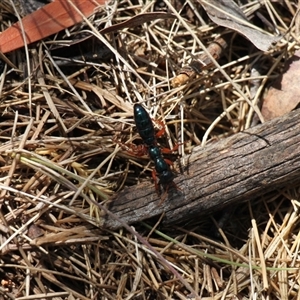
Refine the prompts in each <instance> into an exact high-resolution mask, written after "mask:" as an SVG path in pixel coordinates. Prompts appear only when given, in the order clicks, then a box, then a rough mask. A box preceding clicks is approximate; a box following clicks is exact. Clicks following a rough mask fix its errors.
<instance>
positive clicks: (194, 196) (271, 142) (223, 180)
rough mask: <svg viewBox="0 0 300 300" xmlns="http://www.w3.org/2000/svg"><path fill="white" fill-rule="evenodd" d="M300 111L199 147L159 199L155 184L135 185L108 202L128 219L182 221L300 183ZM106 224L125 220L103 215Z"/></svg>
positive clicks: (111, 227)
mask: <svg viewBox="0 0 300 300" xmlns="http://www.w3.org/2000/svg"><path fill="white" fill-rule="evenodd" d="M299 119H300V110H296V111H294V112H292V113H290V114H287V115H285V116H283V117H281V118H277V119H274V120H272V121H270V122H266V123H264V124H262V125H259V126H256V127H254V128H251V129H249V130H247V131H244V132H240V133H238V134H235V135H233V136H231V137H229V138H226V139H224V140H221V141H219V142H217V143H215V144H211V145H209V146H207V147H205V148H197V149H195V150H194V152H193V153H192V154H191V155H190V156H187V157H186V158H185V160H184V161H185V162H186V167H183V173H182V174H181V175H179V176H178V177H177V178H176V179H175V182H176V184H177V185H178V186H179V187H180V189H181V194H178V193H176V192H174V194H171V195H168V198H167V200H166V201H165V202H164V203H163V204H162V205H161V206H158V203H159V201H160V199H159V197H157V195H156V193H155V189H154V187H153V184H152V183H151V182H150V181H149V183H144V184H140V185H138V186H133V187H130V188H127V189H125V190H124V191H122V192H120V193H119V194H118V195H117V196H116V198H115V199H113V200H112V201H111V203H110V204H109V209H110V210H111V212H113V213H115V214H116V215H117V216H118V217H119V218H121V219H122V220H124V221H126V222H127V223H129V224H131V223H135V222H139V221H142V220H145V219H148V218H151V217H156V216H159V215H161V214H162V213H165V217H164V222H165V224H173V223H182V222H185V221H187V220H191V219H192V218H199V216H200V215H204V214H209V213H211V212H213V211H216V210H219V209H221V208H223V207H224V206H226V205H229V204H235V203H237V202H239V203H240V202H242V201H247V200H251V199H254V198H257V197H259V196H261V195H263V194H265V193H267V192H270V191H272V190H277V189H280V188H282V187H285V186H292V185H295V184H299V183H300V122H299ZM184 161H182V165H184ZM103 226H104V227H106V228H110V229H113V228H118V227H120V224H119V223H118V222H117V221H115V220H112V219H108V218H106V219H104V220H103Z"/></svg>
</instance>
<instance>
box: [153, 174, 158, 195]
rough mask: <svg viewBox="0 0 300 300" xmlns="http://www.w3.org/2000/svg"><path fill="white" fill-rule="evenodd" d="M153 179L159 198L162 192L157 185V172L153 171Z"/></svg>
mask: <svg viewBox="0 0 300 300" xmlns="http://www.w3.org/2000/svg"><path fill="white" fill-rule="evenodd" d="M152 178H153V180H154V185H155V190H156V193H157V195H158V196H159V195H160V191H159V185H158V183H157V176H156V172H155V170H152Z"/></svg>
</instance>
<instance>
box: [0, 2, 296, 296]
mask: <svg viewBox="0 0 300 300" xmlns="http://www.w3.org/2000/svg"><path fill="white" fill-rule="evenodd" d="M249 2H250V3H249V4H248V5H247V6H246V7H247V10H248V12H250V15H251V16H253V18H252V20H253V22H254V23H255V22H257V24H258V25H259V26H261V27H264V25H263V24H261V23H260V22H259V19H258V17H257V16H255V13H256V12H259V13H260V14H261V15H263V16H264V17H265V18H266V19H268V20H272V18H273V16H274V12H277V16H274V20H275V21H274V22H276V24H277V25H276V27H277V29H278V30H279V32H281V33H284V32H286V29H287V28H289V27H290V26H291V28H290V31H289V33H288V34H287V35H286V36H285V37H284V38H283V39H282V40H281V41H280V42H279V43H278V44H277V45H276V46H275V47H274V49H273V50H271V51H270V52H269V53H267V54H266V53H262V52H260V51H258V50H257V49H256V48H254V47H252V46H251V43H250V42H248V41H247V40H245V39H244V38H242V37H241V36H238V35H235V34H234V33H232V38H231V40H230V45H229V47H228V49H227V50H226V52H225V56H224V57H223V58H221V60H220V61H219V64H220V65H221V66H222V68H223V70H224V71H225V72H226V73H227V74H228V75H229V76H230V78H231V79H232V80H233V81H234V82H236V83H238V85H239V87H240V89H241V91H242V92H243V93H244V94H245V95H246V96H247V97H248V99H249V100H250V101H253V103H256V102H257V101H259V100H260V99H262V97H263V93H264V91H265V90H266V88H267V86H268V84H269V83H270V82H271V81H272V80H273V79H274V78H275V77H276V76H277V75H278V74H280V72H281V71H282V68H283V66H284V62H285V61H286V59H287V58H289V57H290V56H291V55H292V54H293V52H294V51H295V49H296V47H297V43H296V42H295V34H296V33H297V32H298V31H297V28H295V26H294V25H293V23H292V17H293V15H294V14H295V10H296V7H295V3H294V2H293V1H278V2H276V1H273V2H271V3H270V2H261V6H259V5H258V2H257V1H249ZM159 3H163V2H159V1H158V2H157V3H156V2H153V1H147V2H146V3H144V4H141V3H139V2H134V3H133V2H130V1H120V2H119V3H117V2H112V3H110V4H108V5H107V8H106V9H104V10H102V11H101V12H99V13H97V14H96V15H95V16H93V17H92V18H90V19H89V20H88V21H87V22H84V23H83V24H81V25H77V26H75V27H74V28H71V29H69V30H68V31H66V32H62V33H59V34H58V35H56V36H54V37H51V38H49V39H46V40H44V41H43V42H41V43H39V44H37V45H36V47H29V50H28V52H27V59H26V56H25V55H24V53H25V52H24V49H21V50H18V51H15V52H14V53H12V54H10V55H9V56H8V57H9V59H10V60H11V61H12V62H13V63H14V64H15V65H16V66H17V68H18V69H19V71H18V70H16V69H11V67H5V69H4V72H3V73H2V75H1V78H0V88H1V98H0V99H1V102H0V112H1V119H0V139H1V146H0V163H1V165H0V170H1V178H0V187H1V189H0V195H1V198H0V199H1V226H0V229H1V230H0V238H1V246H0V249H1V261H0V274H1V279H2V287H1V288H0V293H1V295H2V296H0V299H23V300H25V299H114V300H115V299H187V298H188V297H189V296H190V297H191V299H193V298H194V296H195V294H197V295H199V299H300V298H299V297H300V296H299V295H300V291H299V284H300V277H299V267H300V260H299V255H298V252H299V233H298V232H299V224H300V222H299V216H298V213H297V212H298V207H299V202H298V201H297V199H299V191H298V190H297V187H295V189H294V190H282V191H277V192H276V193H271V194H268V195H266V196H265V197H264V198H262V199H249V203H248V205H245V204H243V205H240V206H238V207H237V208H236V210H235V213H234V214H233V215H231V217H230V219H229V220H228V221H227V223H226V224H225V225H224V226H223V227H222V229H220V228H219V237H218V238H216V237H215V233H214V230H212V229H211V228H213V227H214V224H216V222H215V220H214V219H213V217H207V218H203V219H202V220H201V221H199V222H194V225H188V224H187V225H186V226H185V227H184V228H182V227H178V228H160V230H158V229H157V228H158V227H156V228H152V227H151V226H150V225H149V224H146V223H145V224H138V225H137V226H136V227H135V229H136V231H137V232H139V234H140V235H141V237H142V238H143V240H144V241H143V242H141V239H140V238H139V236H137V235H135V234H133V232H128V231H127V230H123V229H120V230H119V231H116V232H110V231H107V230H104V229H102V228H100V226H99V225H98V224H99V220H100V219H101V216H102V214H103V211H102V210H101V208H100V207H99V206H97V205H95V202H97V203H105V201H106V200H107V199H109V197H110V196H111V195H113V194H114V193H116V192H117V191H119V190H120V189H122V188H123V187H124V186H128V185H135V184H138V182H139V181H141V180H151V179H150V171H151V169H152V167H153V166H152V165H151V164H149V160H147V159H146V160H145V159H141V158H140V157H134V156H132V155H129V154H128V153H127V152H126V151H125V150H123V149H122V147H120V145H119V143H118V141H122V142H123V143H131V142H133V143H138V142H139V139H138V136H137V134H136V132H135V130H134V129H135V125H134V121H133V115H132V106H133V103H136V102H140V103H143V104H144V106H145V107H147V108H148V109H149V111H150V112H151V115H152V117H153V118H156V119H159V120H163V121H164V122H165V123H166V132H167V137H168V138H167V139H165V140H164V139H163V140H162V143H165V145H166V146H168V147H171V148H172V147H173V146H174V144H176V143H178V142H183V143H184V144H182V146H181V147H180V155H181V156H185V155H188V154H189V153H190V151H191V149H192V148H193V147H194V146H195V145H200V144H202V145H204V144H206V143H210V142H213V141H215V140H217V139H222V138H224V137H226V136H228V135H232V134H234V133H236V132H238V131H240V130H243V129H246V128H248V127H250V126H251V124H255V115H254V114H253V111H252V110H251V109H250V108H249V104H248V103H247V102H246V101H244V100H243V96H242V95H241V94H240V93H239V92H238V91H237V90H236V89H235V88H233V86H232V84H231V83H230V82H228V81H227V80H226V79H225V78H224V76H223V75H221V73H220V71H219V70H218V68H211V69H210V70H208V71H207V72H205V73H203V74H202V76H200V77H198V78H194V79H192V80H191V81H190V82H188V83H187V84H185V85H183V86H180V87H176V88H173V87H172V86H171V83H170V82H171V79H172V78H174V76H176V74H177V73H178V71H179V70H180V68H181V67H182V66H184V65H186V64H188V63H189V61H190V60H191V58H192V57H194V56H195V55H197V54H199V53H201V52H202V49H201V47H200V46H199V44H198V43H197V41H196V40H195V39H194V38H193V37H192V36H193V34H194V33H196V34H197V36H198V37H199V39H201V41H202V43H203V44H205V45H208V44H209V43H210V42H211V41H212V40H213V39H214V38H216V37H217V36H218V35H219V34H222V33H223V32H225V31H226V30H225V29H223V28H219V27H217V26H215V25H214V24H213V23H212V22H211V21H210V20H209V19H208V18H207V16H206V15H205V13H204V12H203V10H202V8H201V6H200V5H199V4H198V3H197V2H190V1H187V2H183V1H182V2H176V6H175V7H174V9H175V10H177V11H178V12H179V14H180V16H181V17H182V18H184V20H186V21H187V24H188V27H185V26H184V25H183V23H182V22H181V21H180V20H156V21H152V22H151V23H147V24H143V25H141V26H137V27H135V28H127V29H123V30H122V31H121V32H119V33H118V34H110V35H108V36H107V41H108V43H109V45H111V47H112V50H113V54H112V55H110V54H109V52H107V49H106V48H105V47H104V46H102V45H101V43H103V42H104V38H103V37H101V36H100V35H99V34H97V32H98V30H99V29H101V28H103V27H104V26H109V25H111V24H115V23H118V22H121V21H125V20H128V19H130V18H131V17H133V16H135V15H138V14H141V13H145V12H151V11H153V10H154V8H155V5H158V4H159ZM183 4H184V5H183ZM173 5H174V3H173ZM192 5H193V6H192ZM168 6H169V9H170V10H171V9H172V7H173V6H172V3H169V2H168ZM267 6H268V7H267ZM0 8H1V10H2V11H1V14H2V18H3V23H2V25H1V26H2V28H1V29H2V30H3V29H4V28H6V27H7V26H9V24H10V22H13V21H15V20H16V18H15V17H14V16H13V13H12V12H13V10H12V9H11V6H10V1H8V0H6V1H4V2H3V3H1V4H0ZM194 11H195V12H194ZM271 15H272V16H271ZM82 32H91V33H93V34H94V35H95V38H94V40H93V42H90V41H86V42H84V44H83V45H84V47H85V48H88V49H91V48H92V46H95V47H94V49H95V51H100V52H99V53H98V56H99V55H100V56H101V55H102V54H103V53H104V57H103V58H101V59H97V60H96V61H91V59H90V57H87V58H86V63H84V62H83V61H82V59H81V58H80V57H79V58H78V59H79V60H81V63H78V64H74V63H71V64H66V63H65V62H64V64H62V61H61V60H60V59H58V58H55V56H59V55H65V56H67V57H70V55H71V54H72V53H73V51H75V50H73V49H72V48H71V47H65V48H63V50H62V51H61V52H60V53H59V52H55V51H54V50H53V47H56V46H58V45H63V44H70V43H71V41H73V40H74V39H75V36H76V35H77V36H78V35H80V34H82ZM226 32H228V30H227V31H226ZM229 33H230V31H229ZM56 51H58V50H56ZM27 74H30V76H27ZM216 120H217V121H216ZM254 200H255V201H254ZM215 217H217V216H215ZM156 225H158V224H156ZM216 228H218V225H216ZM216 230H217V229H216ZM155 250H156V251H155ZM157 252H159V253H160V254H161V256H158V254H157Z"/></svg>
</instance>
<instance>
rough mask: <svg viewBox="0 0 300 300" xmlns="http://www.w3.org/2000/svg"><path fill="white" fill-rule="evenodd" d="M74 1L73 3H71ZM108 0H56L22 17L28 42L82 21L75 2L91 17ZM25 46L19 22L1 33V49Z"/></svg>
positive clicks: (5, 50)
mask: <svg viewBox="0 0 300 300" xmlns="http://www.w3.org/2000/svg"><path fill="white" fill-rule="evenodd" d="M71 2H72V3H71ZM105 2H106V0H69V1H67V0H56V1H54V2H52V3H49V4H47V5H45V6H43V7H42V8H40V9H38V10H37V11H35V12H33V13H32V14H30V15H27V16H25V17H24V18H23V19H22V24H23V27H24V30H25V36H26V43H27V44H30V43H33V42H36V41H39V40H41V39H43V38H45V37H47V36H49V35H51V34H55V33H57V32H59V31H61V30H63V29H65V28H68V27H70V26H72V25H74V24H76V23H79V22H80V21H82V16H81V15H80V14H79V13H78V12H77V11H76V10H75V8H74V7H73V5H72V4H74V5H75V6H76V7H77V8H78V9H79V10H80V11H81V12H82V14H83V15H84V16H86V17H89V16H90V15H92V14H93V12H94V11H95V10H96V9H97V8H98V7H100V6H103V5H104V4H105ZM23 46H24V40H23V36H22V31H21V27H20V24H19V22H17V23H16V24H14V25H12V26H11V27H9V28H8V29H6V30H5V31H3V32H2V33H1V34H0V51H1V52H2V53H7V52H10V51H13V50H16V49H18V48H21V47H23Z"/></svg>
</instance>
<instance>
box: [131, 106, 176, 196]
mask: <svg viewBox="0 0 300 300" xmlns="http://www.w3.org/2000/svg"><path fill="white" fill-rule="evenodd" d="M134 120H135V124H136V128H137V130H138V133H139V135H140V136H141V138H142V140H143V142H144V144H145V146H146V149H147V152H148V154H149V156H150V158H151V159H152V161H153V163H154V167H155V171H153V172H152V177H153V179H154V183H155V189H156V191H157V193H158V194H159V185H160V184H161V185H163V186H164V187H165V190H166V192H167V191H168V188H169V187H170V186H171V185H173V186H174V187H176V188H177V186H176V184H175V183H174V182H173V179H174V178H175V175H174V173H173V172H172V171H171V169H170V164H172V163H171V162H170V161H168V160H165V159H164V158H163V156H162V153H161V150H160V148H159V146H158V145H157V140H156V135H155V130H154V126H153V123H152V120H151V118H150V116H149V114H148V113H147V111H146V110H145V109H144V107H143V106H142V105H140V104H135V105H134ZM169 152H171V151H169ZM156 177H158V178H159V182H158V183H157V180H156ZM162 200H163V199H162Z"/></svg>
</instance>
